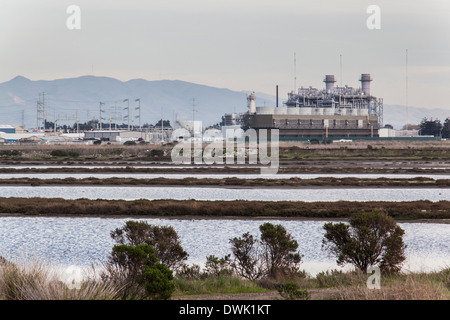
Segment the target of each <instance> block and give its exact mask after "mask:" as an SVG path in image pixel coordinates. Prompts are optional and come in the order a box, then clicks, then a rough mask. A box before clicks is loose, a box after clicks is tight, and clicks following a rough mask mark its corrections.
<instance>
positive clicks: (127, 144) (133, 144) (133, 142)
mask: <svg viewBox="0 0 450 320" xmlns="http://www.w3.org/2000/svg"><path fill="white" fill-rule="evenodd" d="M123 144H124V145H125V146H135V145H136V142H135V141H132V140H128V141H125V142H124V143H123Z"/></svg>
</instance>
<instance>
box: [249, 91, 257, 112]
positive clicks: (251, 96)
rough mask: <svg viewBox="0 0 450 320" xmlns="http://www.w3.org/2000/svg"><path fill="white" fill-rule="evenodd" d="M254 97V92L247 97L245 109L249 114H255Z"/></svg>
mask: <svg viewBox="0 0 450 320" xmlns="http://www.w3.org/2000/svg"><path fill="white" fill-rule="evenodd" d="M255 100H256V95H255V92H252V93H251V94H250V95H247V107H248V111H249V113H256V101H255Z"/></svg>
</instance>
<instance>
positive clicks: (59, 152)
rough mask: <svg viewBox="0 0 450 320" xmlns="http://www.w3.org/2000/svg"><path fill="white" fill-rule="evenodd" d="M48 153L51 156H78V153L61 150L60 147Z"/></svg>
mask: <svg viewBox="0 0 450 320" xmlns="http://www.w3.org/2000/svg"><path fill="white" fill-rule="evenodd" d="M50 155H51V156H52V157H72V158H77V157H79V156H80V153H79V152H77V151H74V150H62V149H57V150H53V151H52V152H50Z"/></svg>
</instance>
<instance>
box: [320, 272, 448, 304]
mask: <svg viewBox="0 0 450 320" xmlns="http://www.w3.org/2000/svg"><path fill="white" fill-rule="evenodd" d="M366 280H367V276H366V275H358V276H355V278H352V280H351V281H350V283H349V282H346V283H341V284H339V285H337V286H336V287H335V289H336V290H333V291H332V294H331V295H330V296H328V299H337V300H449V299H450V269H445V270H442V271H440V272H433V273H410V274H406V275H404V274H403V275H388V276H385V277H383V276H382V278H381V288H380V289H368V288H367V285H366ZM347 281H348V279H347Z"/></svg>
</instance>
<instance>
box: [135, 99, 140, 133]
mask: <svg viewBox="0 0 450 320" xmlns="http://www.w3.org/2000/svg"><path fill="white" fill-rule="evenodd" d="M136 101H137V102H138V104H139V105H138V107H136V108H135V110H139V115H138V116H136V118H139V130H141V99H140V98H138V99H136V100H134V102H136Z"/></svg>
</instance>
